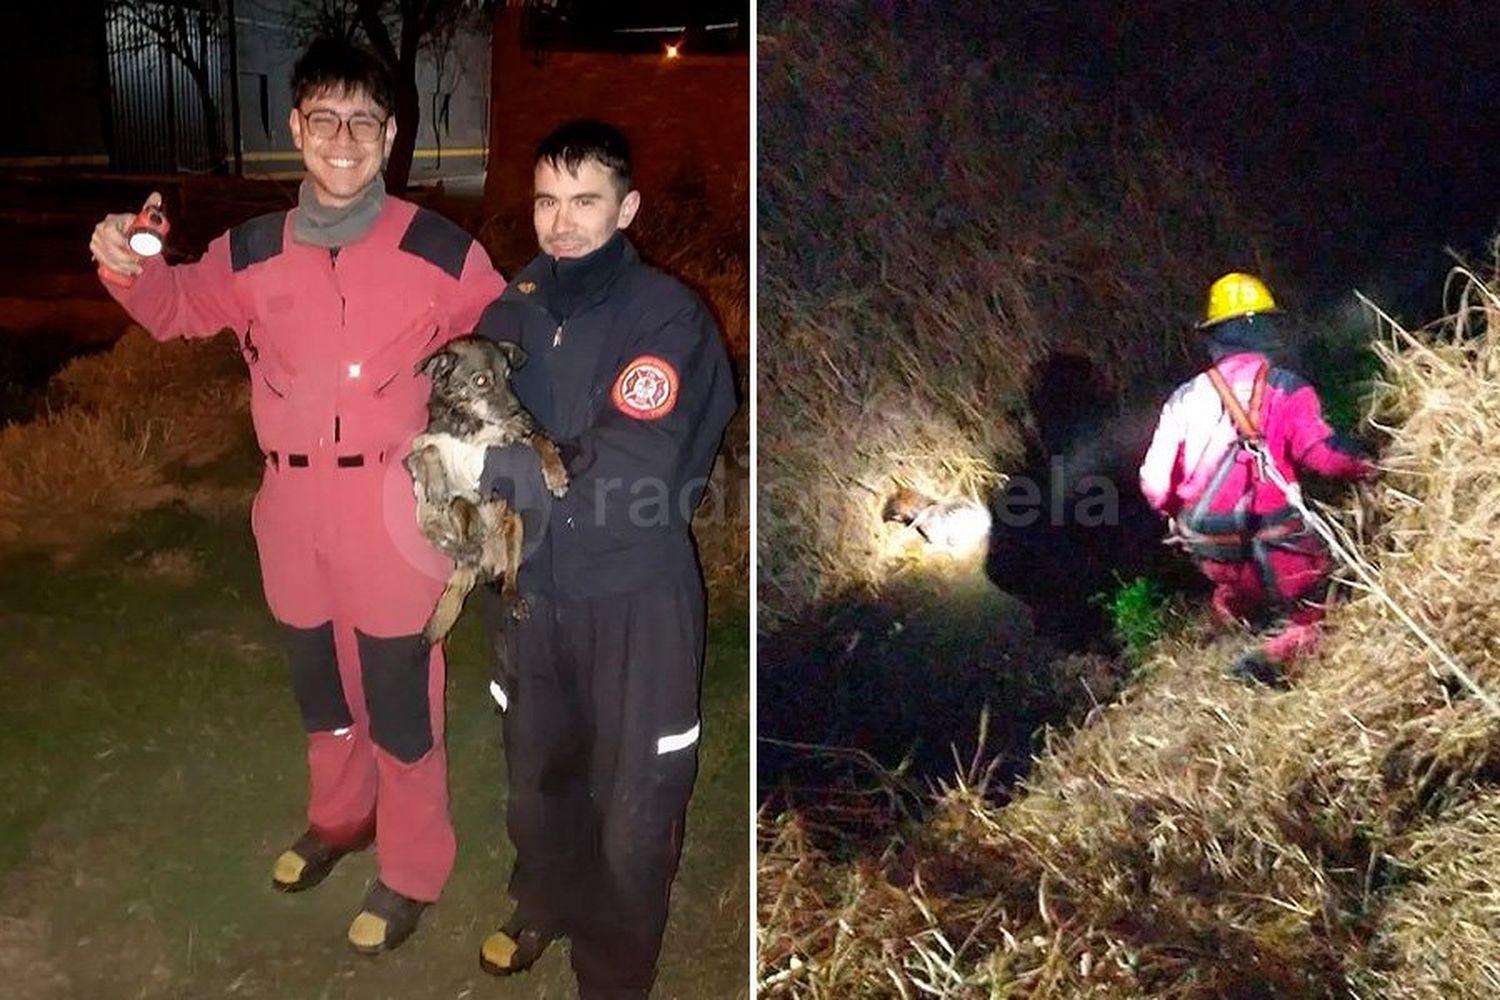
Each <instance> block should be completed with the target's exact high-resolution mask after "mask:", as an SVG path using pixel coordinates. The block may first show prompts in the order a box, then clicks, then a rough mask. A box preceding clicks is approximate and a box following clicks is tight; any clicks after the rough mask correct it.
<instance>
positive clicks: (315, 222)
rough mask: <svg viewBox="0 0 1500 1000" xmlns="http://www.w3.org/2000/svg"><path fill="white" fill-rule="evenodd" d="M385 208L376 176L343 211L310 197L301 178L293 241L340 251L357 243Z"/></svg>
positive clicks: (380, 179)
mask: <svg viewBox="0 0 1500 1000" xmlns="http://www.w3.org/2000/svg"><path fill="white" fill-rule="evenodd" d="M384 205H385V177H384V176H383V175H381V174H376V175H375V179H374V180H373V181H371V182H370V184H369V186H368V187H366V188H365V189H364V192H363V193H361V194H360V196H359V197H358V198H356V199H354V201H351V202H350V203H349V204H347V205H345V206H343V207H342V208H330V207H329V206H327V205H325V204H323V203H322V202H320V201H319V200H318V196H317V195H316V194H314V193H313V185H312V181H311V180H310V179H307V178H304V179H303V181H302V187H301V188H299V189H298V191H297V215H296V218H295V219H294V221H293V223H292V238H293V239H295V240H296V241H297V242H298V243H307V244H310V245H312V246H315V247H342V246H348V245H349V244H350V243H353V242H354V241H355V240H358V239H359V238H360V237H361V236H363V235H364V234H365V233H368V232H369V231H370V227H371V226H373V225H375V220H376V219H378V218H380V210H381V208H382V207H384Z"/></svg>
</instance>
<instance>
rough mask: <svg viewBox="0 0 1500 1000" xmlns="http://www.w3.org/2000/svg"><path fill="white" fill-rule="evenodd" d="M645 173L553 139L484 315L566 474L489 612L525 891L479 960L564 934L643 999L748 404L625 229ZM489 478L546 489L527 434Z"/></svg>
mask: <svg viewBox="0 0 1500 1000" xmlns="http://www.w3.org/2000/svg"><path fill="white" fill-rule="evenodd" d="M630 175H631V170H630V147H629V146H628V144H627V143H626V140H625V137H624V136H623V135H622V134H620V132H619V131H617V130H616V129H614V128H612V127H611V126H609V125H605V124H603V123H601V122H597V121H578V122H572V123H570V124H567V125H564V126H562V127H561V128H559V129H558V130H557V131H556V132H554V133H553V134H552V135H551V136H549V137H548V138H547V139H546V140H545V141H543V143H542V145H541V147H540V148H539V149H538V150H537V153H536V157H535V166H534V173H533V181H534V184H535V188H534V197H533V212H532V214H533V221H534V222H535V224H536V235H537V242H538V244H539V245H540V247H541V250H542V252H541V254H540V255H539V256H537V257H536V258H535V259H533V260H532V262H531V263H530V264H528V265H527V266H526V268H525V269H524V270H523V271H522V272H521V273H520V274H519V275H517V277H516V280H515V282H514V283H512V285H511V286H510V287H509V288H508V289H507V290H506V293H505V294H504V295H502V296H501V297H500V299H499V301H498V302H496V303H495V304H494V305H493V306H491V307H490V309H489V310H487V311H486V313H485V316H484V318H483V320H481V322H480V332H481V333H483V334H485V335H487V336H490V337H493V338H495V339H498V340H503V341H511V342H514V343H518V344H520V345H521V347H522V348H523V349H524V350H525V352H526V355H527V359H528V360H527V362H526V364H525V365H524V366H522V367H521V368H520V369H518V370H517V372H516V374H515V377H514V379H513V384H514V386H515V389H516V394H517V396H519V397H520V399H521V402H522V403H524V404H525V405H526V407H527V408H528V409H529V410H531V412H532V413H533V414H534V415H535V416H536V417H537V419H538V421H539V422H540V423H541V424H542V426H543V427H544V428H545V429H546V431H547V433H548V434H550V435H551V436H552V437H553V439H554V440H556V441H557V442H558V444H559V448H560V449H561V450H562V452H563V456H564V460H565V461H566V462H567V464H568V472H569V475H570V483H569V486H568V492H567V495H566V496H564V497H563V498H561V499H559V500H556V501H553V502H552V509H551V511H550V516H549V517H548V518H546V521H545V523H546V524H547V531H546V534H545V536H544V537H543V538H542V539H541V543H540V545H538V546H537V548H536V550H535V551H534V553H533V554H532V555H531V556H530V558H529V559H528V560H527V562H526V563H524V564H523V565H522V568H521V572H520V583H521V587H522V590H523V592H524V593H525V595H526V599H527V601H528V603H529V604H530V615H529V617H527V618H526V619H525V620H523V621H507V622H498V621H495V622H493V625H494V627H495V628H497V629H498V634H496V635H495V636H494V637H493V642H494V644H495V648H496V649H497V651H498V655H496V657H495V664H494V668H495V669H494V674H495V676H494V684H493V687H492V691H493V693H494V696H495V700H496V702H497V703H498V704H499V705H500V707H501V709H502V712H503V735H504V741H505V758H506V768H507V774H508V778H509V782H508V785H507V796H508V802H507V813H506V820H507V826H508V830H509V832H510V838H511V842H512V843H513V844H514V846H515V850H516V859H515V866H514V868H513V870H512V873H511V879H510V893H511V896H512V897H513V898H514V899H515V904H516V905H515V910H514V912H513V913H512V914H511V916H510V917H509V919H507V920H506V921H505V923H504V926H503V927H502V928H501V929H500V930H498V931H496V932H495V933H493V934H491V935H490V936H489V937H488V938H486V939H485V941H484V943H483V946H482V949H481V954H480V961H481V964H482V965H483V967H484V968H485V970H486V971H488V972H491V973H494V974H496V975H510V974H513V973H517V972H521V971H523V970H525V969H527V968H529V967H530V966H531V965H532V964H533V963H534V962H535V961H536V960H537V958H538V957H539V956H540V955H541V954H542V952H543V951H544V950H545V949H546V948H547V946H548V945H549V944H550V943H551V942H552V941H553V940H555V939H556V938H558V937H562V936H566V937H568V938H569V939H570V940H571V942H572V951H571V956H572V963H573V970H574V972H575V974H576V976H577V979H578V989H579V995H580V997H581V998H582V1000H606V998H608V1000H623V998H640V997H645V996H646V995H647V993H648V991H649V990H650V988H651V984H652V982H653V981H654V979H655V975H656V962H657V956H658V953H659V952H660V949H661V940H662V931H663V929H664V928H665V926H666V921H667V896H668V891H669V889H670V887H671V884H672V879H673V876H674V873H675V872H676V869H677V860H678V856H679V854H680V851H681V848H682V831H683V818H684V814H685V812H686V808H687V802H688V796H689V794H690V793H691V791H692V787H693V781H694V779H695V776H696V773H697V743H698V735H699V721H698V693H699V680H700V671H701V669H702V665H703V643H704V624H705V621H704V619H705V613H704V595H703V579H702V575H701V573H700V571H699V568H698V561H697V555H696V552H695V550H694V548H693V539H692V535H691V533H690V531H689V525H690V523H691V521H692V516H693V510H694V508H695V507H696V506H697V504H698V501H699V499H700V498H701V497H702V494H703V490H704V486H705V484H706V482H707V479H708V475H709V472H710V470H711V469H712V467H713V462H714V455H715V453H716V452H717V450H718V447H719V440H720V438H721V436H722V435H723V432H724V428H725V425H726V424H727V423H728V422H729V418H730V416H731V415H732V414H733V413H734V410H735V393H734V376H733V372H732V371H731V369H730V367H729V359H728V355H727V352H726V351H725V348H724V343H723V340H722V338H721V336H720V334H719V329H718V326H717V324H715V323H714V320H713V317H712V316H710V315H709V312H708V310H707V309H706V308H705V307H704V305H703V303H702V301H701V300H699V298H698V296H697V295H695V294H693V293H692V292H691V291H689V290H688V289H687V288H686V287H685V286H683V285H682V284H681V283H680V282H678V281H676V280H675V279H673V278H671V277H669V276H668V275H666V274H663V273H662V272H660V271H658V270H656V269H654V268H651V267H648V266H647V265H645V264H644V263H642V262H641V259H640V257H639V256H637V254H636V251H635V247H634V246H632V245H631V243H630V241H629V240H628V239H626V237H625V233H624V229H625V228H626V227H627V226H629V225H630V223H631V222H632V221H633V220H634V219H635V216H636V213H637V212H638V211H639V209H640V204H641V196H640V193H639V192H637V191H636V190H634V188H633V187H632V185H631V176H630ZM485 474H486V480H487V482H488V483H489V485H490V486H491V487H492V488H494V489H495V490H496V492H499V493H502V494H504V495H506V496H508V497H513V498H523V500H522V506H525V502H524V498H541V501H542V502H545V498H546V491H545V490H544V489H542V488H541V484H540V482H539V477H540V471H539V467H538V463H537V460H536V457H535V455H534V454H533V453H531V452H529V451H528V450H527V449H521V448H506V449H499V448H497V449H491V451H490V453H489V455H488V461H487V462H486V465H485ZM490 609H491V614H492V619H493V613H494V602H490Z"/></svg>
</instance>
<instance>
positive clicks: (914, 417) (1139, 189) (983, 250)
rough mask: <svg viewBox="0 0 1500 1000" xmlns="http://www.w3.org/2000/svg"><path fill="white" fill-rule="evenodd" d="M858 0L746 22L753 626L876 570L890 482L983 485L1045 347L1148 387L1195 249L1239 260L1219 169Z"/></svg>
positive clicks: (857, 584) (1196, 270) (1243, 253)
mask: <svg viewBox="0 0 1500 1000" xmlns="http://www.w3.org/2000/svg"><path fill="white" fill-rule="evenodd" d="M858 6H859V5H854V4H828V5H824V7H822V8H820V10H819V12H818V22H819V23H818V26H817V27H816V28H809V27H807V26H805V25H802V24H799V23H795V22H792V21H790V20H785V21H783V20H777V19H776V18H774V17H772V18H770V19H769V20H768V21H766V22H763V24H762V29H763V31H764V32H765V33H766V34H767V35H769V36H771V37H773V38H774V44H773V45H770V46H767V47H763V48H762V50H761V55H760V58H761V64H760V65H761V73H760V78H759V79H760V95H759V107H760V109H761V116H760V122H759V129H760V136H761V146H760V150H761V169H760V174H759V191H758V195H759V198H760V209H761V210H760V221H759V233H758V239H759V247H760V275H759V291H760V299H759V303H760V305H759V308H760V315H759V321H760V322H759V329H758V334H757V336H758V337H759V343H760V351H759V354H758V359H759V360H758V371H757V379H758V382H759V386H760V394H759V400H760V410H759V417H758V421H759V424H758V430H759V439H758V440H759V442H760V447H759V453H758V468H759V479H760V483H761V488H760V490H761V504H760V511H761V523H760V539H761V543H760V549H759V552H758V560H759V569H760V572H759V581H760V583H759V586H760V609H761V625H762V627H775V626H777V625H779V624H781V623H784V622H785V621H786V620H788V619H791V618H794V617H795V616H797V615H798V614H800V613H801V612H802V611H803V610H804V609H805V608H806V607H807V606H808V605H809V604H811V603H814V602H816V601H818V600H819V599H820V598H822V597H824V596H826V595H828V594H831V593H848V592H851V591H855V592H858V591H860V590H864V591H866V592H873V591H874V590H876V589H877V588H878V586H879V583H880V581H881V580H882V579H883V578H884V577H885V576H886V575H887V574H888V572H889V570H890V568H891V567H890V563H889V560H888V558H887V556H886V555H885V554H884V553H883V552H882V551H881V548H882V547H881V541H880V540H881V537H882V534H881V531H880V529H879V524H878V512H879V507H880V501H881V496H880V494H881V493H883V492H885V491H887V490H888V489H890V487H891V486H892V484H893V483H896V482H904V483H906V484H908V485H911V486H913V487H914V488H916V489H918V490H920V491H922V492H924V493H927V494H929V495H934V496H937V497H940V498H945V499H948V498H952V499H957V498H959V497H979V496H982V495H986V494H988V493H990V492H992V491H993V490H994V488H995V487H996V485H997V484H999V483H1000V482H1001V481H1002V479H1003V477H1004V475H1005V473H1006V471H1007V470H1008V469H1010V468H1013V466H1014V464H1015V462H1016V461H1017V460H1018V459H1019V458H1020V457H1021V452H1022V449H1023V446H1024V441H1025V433H1026V426H1027V423H1028V421H1029V419H1030V416H1029V413H1028V410H1029V401H1028V398H1027V393H1028V389H1029V382H1030V371H1031V368H1032V366H1033V364H1034V363H1035V362H1037V361H1038V360H1039V359H1041V358H1042V357H1044V356H1045V355H1047V354H1048V353H1049V352H1053V351H1070V352H1076V353H1079V354H1082V355H1085V356H1087V357H1089V358H1091V359H1093V360H1094V361H1095V362H1096V365H1097V367H1098V368H1099V369H1100V370H1101V371H1103V372H1105V373H1107V375H1108V377H1109V378H1110V379H1111V380H1112V381H1113V383H1114V384H1113V385H1112V386H1109V387H1105V388H1109V389H1113V390H1115V391H1117V392H1118V393H1119V394H1120V395H1121V396H1122V397H1123V396H1128V395H1130V394H1131V393H1132V392H1134V391H1145V392H1147V393H1150V392H1153V391H1154V388H1153V386H1154V383H1155V382H1156V381H1157V380H1159V379H1161V378H1162V376H1163V373H1164V372H1165V371H1166V370H1167V369H1168V368H1170V367H1171V366H1172V365H1173V364H1174V363H1175V362H1176V361H1177V360H1178V359H1180V358H1182V357H1184V356H1185V353H1184V344H1183V332H1184V331H1185V330H1186V329H1187V328H1188V325H1189V324H1188V323H1187V322H1186V320H1187V319H1188V318H1189V314H1190V312H1191V311H1192V309H1193V308H1194V307H1195V306H1196V304H1197V302H1198V301H1199V296H1200V294H1201V289H1202V288H1203V287H1206V285H1207V282H1208V281H1209V280H1211V279H1212V277H1213V276H1214V275H1213V274H1212V273H1210V272H1211V270H1212V269H1213V268H1215V267H1220V265H1221V264H1222V262H1224V261H1244V262H1247V265H1246V266H1249V264H1248V262H1251V261H1253V260H1254V259H1255V252H1254V244H1255V230H1254V229H1253V227H1251V226H1250V225H1249V224H1247V223H1245V222H1244V221H1242V219H1241V217H1240V215H1239V214H1238V213H1237V212H1236V211H1235V210H1234V208H1233V206H1232V205H1230V204H1229V202H1228V199H1227V198H1226V197H1225V196H1224V195H1223V193H1222V192H1223V187H1222V185H1221V184H1220V182H1219V181H1218V179H1217V178H1216V177H1214V176H1213V175H1212V174H1211V173H1210V172H1208V171H1207V170H1206V169H1204V168H1203V167H1201V166H1200V165H1199V164H1197V163H1196V162H1194V161H1193V160H1192V159H1191V158H1188V157H1185V156H1180V155H1178V154H1176V153H1174V152H1172V151H1171V150H1170V148H1169V147H1168V146H1167V144H1166V143H1165V142H1164V141H1162V138H1161V136H1160V134H1159V131H1158V130H1157V129H1156V128H1155V127H1154V126H1153V125H1152V124H1151V123H1150V122H1149V121H1145V120H1141V119H1137V120H1134V121H1130V122H1128V123H1126V124H1120V123H1118V122H1116V121H1114V120H1112V119H1110V118H1109V116H1108V114H1107V113H1105V112H1104V111H1102V110H1101V109H1098V108H1094V107H1091V106H1090V103H1089V101H1088V99H1086V98H1085V97H1083V96H1082V95H1079V94H1076V93H1071V92H1068V91H1065V90H1062V89H1059V88H1058V87H1055V86H1052V85H1050V84H1047V83H1045V82H1043V81H1037V80H1030V79H1026V80H1022V79H1018V78H1017V77H1016V76H1015V73H1016V71H1015V70H1014V69H1013V68H1012V66H1011V64H1010V63H1008V62H1007V61H1006V60H1003V59H998V58H997V59H977V58H974V57H973V56H972V54H970V53H967V52H964V51H960V50H959V49H957V48H955V47H954V46H953V43H952V41H951V39H949V40H946V41H945V40H943V39H941V38H938V39H932V38H925V37H913V36H908V35H902V34H898V33H896V32H895V31H893V30H892V29H890V28H889V27H888V26H885V25H884V24H883V22H881V21H880V19H878V18H877V19H871V18H869V17H866V16H863V15H862V14H861V13H860V12H859V11H858V10H857V9H856V8H857V7H858ZM845 8H847V9H845ZM1221 269H1222V268H1221Z"/></svg>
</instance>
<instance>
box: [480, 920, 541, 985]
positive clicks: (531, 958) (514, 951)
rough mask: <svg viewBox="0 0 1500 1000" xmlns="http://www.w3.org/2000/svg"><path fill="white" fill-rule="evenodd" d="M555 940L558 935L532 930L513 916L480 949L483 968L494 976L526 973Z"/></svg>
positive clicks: (485, 940)
mask: <svg viewBox="0 0 1500 1000" xmlns="http://www.w3.org/2000/svg"><path fill="white" fill-rule="evenodd" d="M555 940H557V935H556V934H545V933H543V932H541V931H537V930H532V929H531V928H529V927H525V926H523V925H522V924H521V922H520V921H519V920H518V919H517V918H515V917H511V918H510V920H508V921H507V922H506V924H505V926H504V927H502V928H500V929H499V930H498V931H496V932H495V933H493V934H491V935H490V936H489V937H487V938H485V939H484V944H483V945H481V946H480V949H479V967H480V968H481V969H483V970H484V971H485V972H488V973H489V974H490V975H492V976H510V975H514V974H515V973H517V972H525V971H526V970H527V969H529V968H531V967H532V966H533V965H535V964H536V960H537V959H539V958H541V957H542V952H544V951H546V950H547V946H548V945H550V944H551V943H552V942H553V941H555Z"/></svg>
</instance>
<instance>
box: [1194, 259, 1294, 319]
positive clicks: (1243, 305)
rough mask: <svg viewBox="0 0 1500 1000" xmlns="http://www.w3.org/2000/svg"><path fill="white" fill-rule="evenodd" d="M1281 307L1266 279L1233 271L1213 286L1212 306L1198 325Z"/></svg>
mask: <svg viewBox="0 0 1500 1000" xmlns="http://www.w3.org/2000/svg"><path fill="white" fill-rule="evenodd" d="M1280 311H1281V310H1280V309H1277V308H1276V300H1275V299H1273V298H1271V290H1270V289H1269V288H1267V287H1266V283H1265V282H1264V281H1261V280H1260V279H1259V278H1257V277H1256V276H1255V275H1253V274H1243V273H1241V272H1239V271H1231V272H1230V273H1229V274H1226V275H1224V277H1222V278H1220V279H1219V280H1218V281H1215V282H1214V283H1213V284H1212V285H1210V286H1209V289H1208V306H1207V308H1205V309H1204V311H1203V322H1201V323H1199V324H1198V328H1199V329H1200V330H1201V329H1203V328H1204V327H1209V326H1213V325H1214V324H1215V323H1222V322H1224V321H1225V320H1226V319H1234V318H1235V317H1237V316H1253V315H1255V314H1256V313H1273V312H1280Z"/></svg>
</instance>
